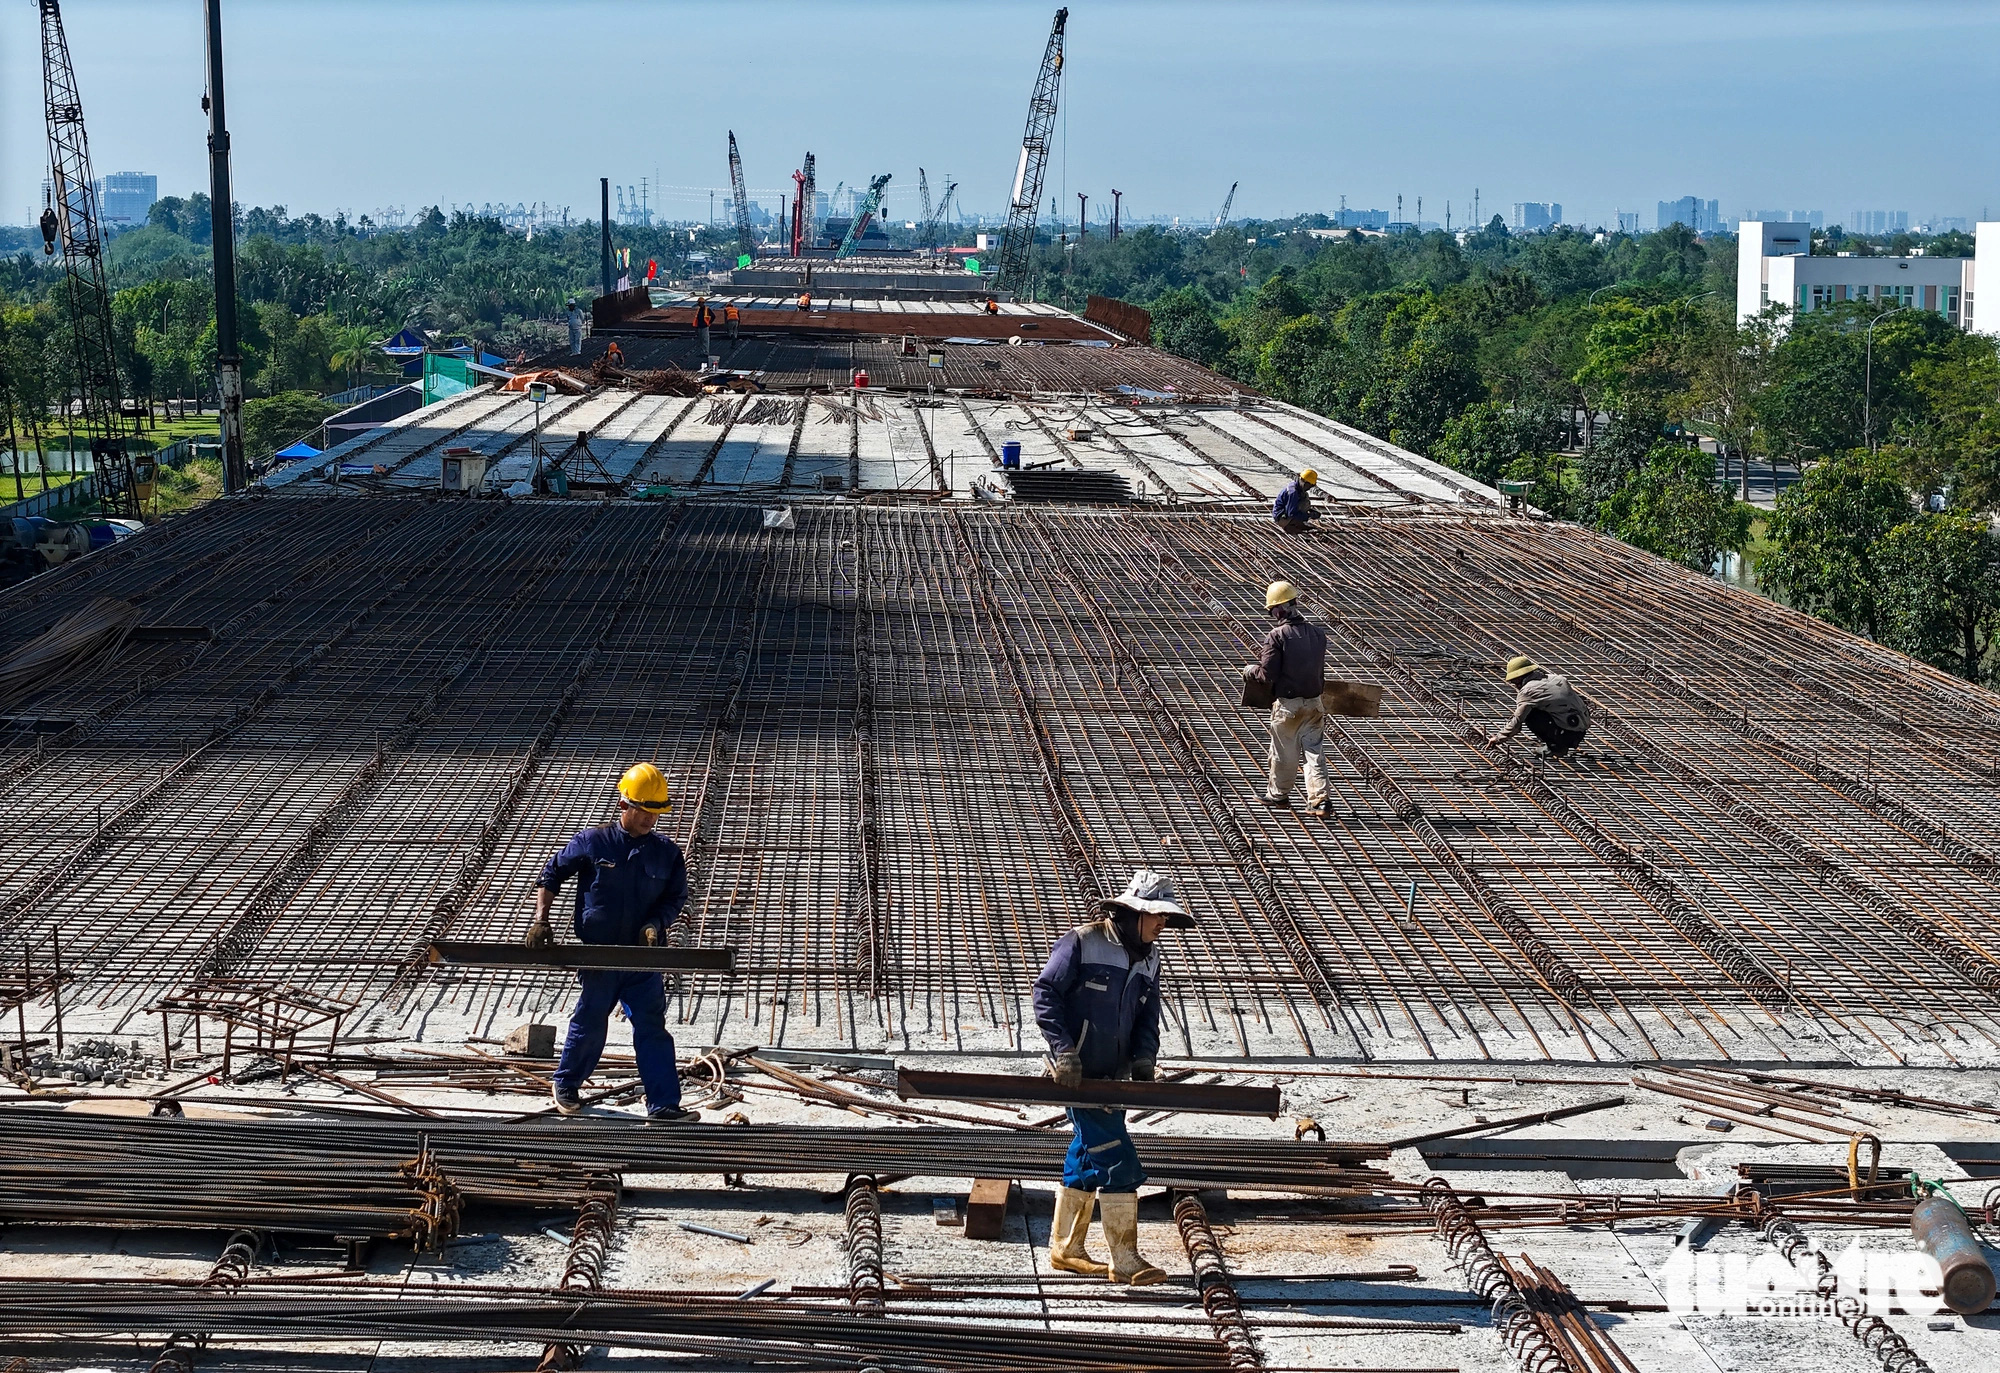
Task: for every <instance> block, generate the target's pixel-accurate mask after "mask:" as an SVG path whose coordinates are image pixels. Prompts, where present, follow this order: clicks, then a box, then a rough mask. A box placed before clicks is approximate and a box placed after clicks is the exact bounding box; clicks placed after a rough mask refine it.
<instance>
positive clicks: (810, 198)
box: [799, 153, 819, 248]
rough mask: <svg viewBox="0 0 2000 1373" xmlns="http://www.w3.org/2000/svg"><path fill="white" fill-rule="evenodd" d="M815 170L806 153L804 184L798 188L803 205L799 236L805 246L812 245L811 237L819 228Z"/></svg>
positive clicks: (817, 188)
mask: <svg viewBox="0 0 2000 1373" xmlns="http://www.w3.org/2000/svg"><path fill="white" fill-rule="evenodd" d="M816 171H817V168H816V167H815V166H814V164H813V155H812V154H811V153H807V154H806V184H805V185H803V186H801V187H800V188H799V204H800V205H802V206H804V207H805V208H804V209H802V210H801V211H800V212H799V227H800V231H801V237H802V238H803V240H804V243H805V246H806V247H808V248H810V247H812V246H813V238H814V236H815V234H816V233H817V231H818V228H819V225H818V222H817V206H818V204H819V187H818V186H817V185H816V184H815V183H814V176H815V173H816Z"/></svg>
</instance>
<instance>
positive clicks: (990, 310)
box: [986, 296, 1000, 315]
mask: <svg viewBox="0 0 2000 1373" xmlns="http://www.w3.org/2000/svg"><path fill="white" fill-rule="evenodd" d="M986 313H987V314H989V315H997V314H999V313H1000V302H999V301H997V300H995V299H994V298H993V297H992V296H988V297H986Z"/></svg>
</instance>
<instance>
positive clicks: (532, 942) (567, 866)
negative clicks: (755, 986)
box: [527, 763, 697, 1124]
mask: <svg viewBox="0 0 2000 1373" xmlns="http://www.w3.org/2000/svg"><path fill="white" fill-rule="evenodd" d="M669 808H670V807H669V804H668V798H667V779H666V778H665V777H664V776H662V775H661V773H660V770H659V769H658V768H656V767H654V766H653V765H652V764H651V763H635V764H633V765H632V766H631V767H629V768H627V769H626V770H625V775H624V776H622V777H620V778H619V779H618V818H617V819H616V820H614V821H612V822H611V823H610V824H608V825H597V826H595V827H593V828H591V829H587V830H584V831H583V832H582V833H580V834H578V835H577V836H576V837H575V838H574V839H572V840H570V841H569V843H567V844H565V845H563V848H562V852H560V853H558V854H557V855H556V856H555V857H553V858H551V859H550V860H549V862H548V866H547V867H545V868H543V869H542V876H541V880H540V881H539V882H538V883H536V886H535V921H534V924H532V925H530V926H529V927H528V940H527V943H528V947H529V948H531V949H540V948H547V947H548V946H549V945H550V944H552V943H554V942H555V932H554V931H553V930H551V929H550V928H549V909H550V908H551V907H552V906H553V905H554V904H555V899H556V893H557V892H559V891H561V890H562V887H563V883H565V882H567V881H568V880H569V879H570V878H572V877H574V878H575V879H576V937H577V938H578V939H580V940H582V941H583V942H584V943H586V944H657V943H659V942H660V941H661V940H662V939H664V938H665V937H666V933H667V926H669V925H671V924H673V923H674V921H676V920H678V919H679V918H680V914H681V908H682V907H683V906H685V905H687V899H688V876H687V860H686V859H684V858H683V857H682V856H681V850H680V845H678V844H676V843H674V841H673V840H671V839H669V838H667V837H666V836H665V835H663V834H655V833H654V832H653V827H654V826H655V825H657V824H659V822H660V816H661V815H663V814H664V813H665V812H666V811H667V810H668V809H669ZM576 980H577V984H578V987H579V988H580V994H579V995H578V997H577V1002H576V1009H575V1010H573V1011H571V1012H570V1017H569V1035H568V1037H567V1038H566V1039H564V1041H563V1051H562V1058H561V1059H560V1060H559V1061H558V1062H557V1064H556V1076H555V1088H554V1090H553V1092H552V1093H551V1095H552V1096H553V1097H554V1099H555V1103H556V1109H557V1110H558V1111H560V1112H562V1113H563V1114H564V1115H566V1116H572V1115H575V1114H576V1113H577V1112H578V1111H580V1110H582V1109H583V1102H582V1099H581V1097H580V1096H579V1093H580V1092H581V1090H582V1088H583V1084H584V1082H585V1081H587V1080H588V1079H589V1077H590V1075H591V1073H592V1072H594V1071H595V1070H596V1068H597V1060H598V1059H599V1058H600V1057H601V1056H602V1055H603V1053H604V1030H605V1024H606V1022H607V1021H608V1020H609V1019H610V1018H611V1008H612V1007H613V1006H617V1005H623V1006H624V1008H625V1016H626V1019H628V1020H630V1021H631V1022H632V1056H633V1057H634V1058H635V1059H637V1060H638V1064H639V1080H640V1081H641V1082H643V1083H644V1084H645V1087H646V1118H647V1119H648V1120H651V1121H655V1122H658V1123H662V1124H674V1123H677V1122H681V1121H690V1120H694V1119H696V1118H697V1117H696V1115H695V1113H694V1112H693V1111H684V1110H682V1109H681V1077H680V1069H679V1068H678V1067H677V1066H676V1064H675V1061H674V1037H673V1036H672V1035H670V1034H668V1033H667V991H666V984H665V982H664V981H663V980H662V978H661V975H660V974H659V973H657V972H632V971H630V970H627V969H600V968H579V969H577V973H576Z"/></svg>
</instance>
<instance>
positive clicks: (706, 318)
mask: <svg viewBox="0 0 2000 1373" xmlns="http://www.w3.org/2000/svg"><path fill="white" fill-rule="evenodd" d="M713 323H715V311H713V310H711V309H710V308H709V307H708V305H707V303H706V302H703V301H696V302H695V307H694V327H695V328H697V329H706V328H707V327H708V326H709V325H711V324H713Z"/></svg>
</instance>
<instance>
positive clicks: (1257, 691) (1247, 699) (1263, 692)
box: [1242, 677, 1278, 710]
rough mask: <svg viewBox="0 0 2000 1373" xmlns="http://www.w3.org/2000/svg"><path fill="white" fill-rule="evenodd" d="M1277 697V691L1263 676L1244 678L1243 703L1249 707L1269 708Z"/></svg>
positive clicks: (1255, 708) (1257, 708) (1254, 708)
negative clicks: (1273, 689)
mask: <svg viewBox="0 0 2000 1373" xmlns="http://www.w3.org/2000/svg"><path fill="white" fill-rule="evenodd" d="M1277 699H1278V696H1277V693H1276V692H1274V691H1272V690H1271V684H1270V683H1269V682H1267V681H1265V680H1264V679H1263V678H1262V677H1245V678H1244V679H1243V702H1242V703H1243V705H1245V706H1246V707H1248V708H1249V709H1251V710H1269V709H1270V708H1271V702H1273V701H1275V700H1277Z"/></svg>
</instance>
